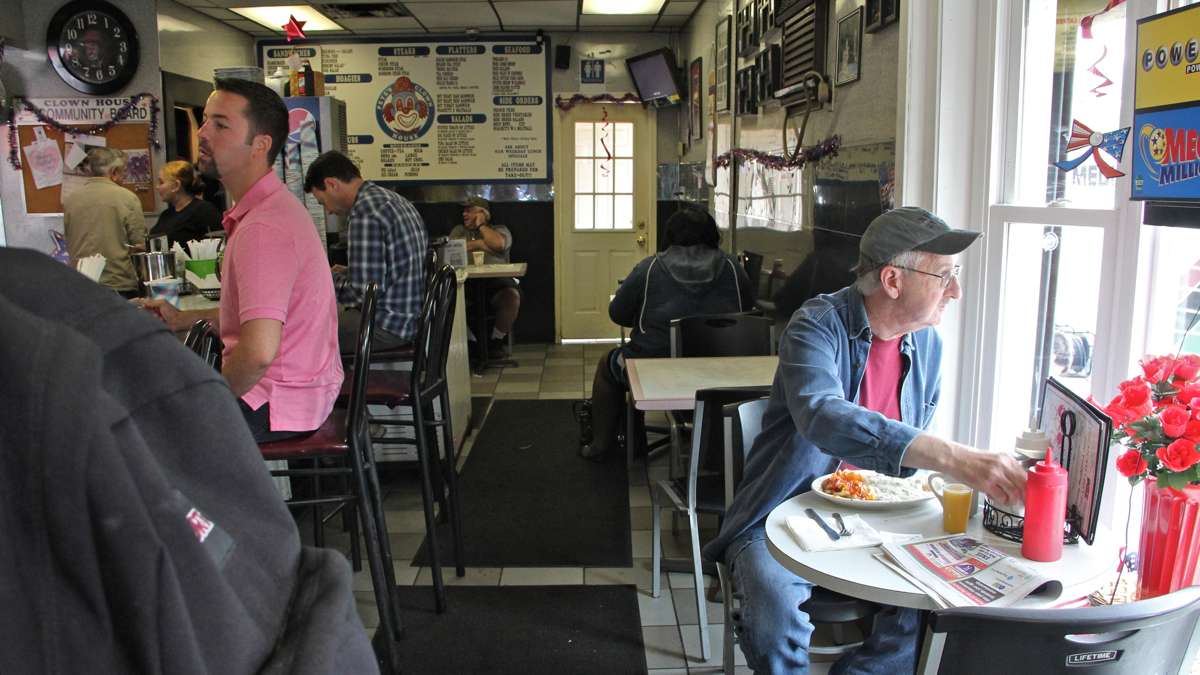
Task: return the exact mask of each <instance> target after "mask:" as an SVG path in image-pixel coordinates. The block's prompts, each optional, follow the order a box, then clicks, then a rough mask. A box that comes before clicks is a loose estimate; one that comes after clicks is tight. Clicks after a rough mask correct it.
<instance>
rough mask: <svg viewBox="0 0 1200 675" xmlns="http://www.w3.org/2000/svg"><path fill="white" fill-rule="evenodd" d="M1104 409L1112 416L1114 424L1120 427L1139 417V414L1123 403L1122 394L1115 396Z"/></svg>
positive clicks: (1106, 413)
mask: <svg viewBox="0 0 1200 675" xmlns="http://www.w3.org/2000/svg"><path fill="white" fill-rule="evenodd" d="M1103 410H1104V414H1105V415H1108V416H1109V417H1111V418H1112V421H1113V426H1115V427H1118V428H1120V427H1123V426H1125V425H1126V424H1128V423H1130V422H1133V421H1134V420H1136V419H1138V415H1136V414H1134V412H1133V411H1132V410H1130V409H1129V408H1126V407H1125V406H1123V405H1121V395H1120V394H1117V395H1116V396H1114V397H1113V400H1112V401H1109V403H1108V405H1106V406H1104V408H1103Z"/></svg>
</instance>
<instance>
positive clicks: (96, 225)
mask: <svg viewBox="0 0 1200 675" xmlns="http://www.w3.org/2000/svg"><path fill="white" fill-rule="evenodd" d="M126 161H127V158H126V156H125V153H124V152H122V151H121V150H118V149H116V148H108V147H101V148H92V149H90V150H88V152H87V158H86V159H85V160H84V163H83V166H82V167H81V169H82V170H83V172H84V173H86V174H88V175H89V176H90V177H89V178H88V179H87V180H86V181H84V183H83V185H82V186H81V187H80V188H79V189H77V190H75V191H73V192H72V193H71V194H70V195H68V196H67V198H66V199H64V200H63V234H64V235H65V237H66V240H67V253H68V254H69V255H70V256H71V260H72V261H75V260H79V259H80V258H86V257H87V256H90V255H95V254H97V253H98V254H100V255H102V256H104V259H105V261H106V262H105V263H104V272H103V273H102V274H101V275H100V284H101V285H104V286H108V287H109V288H111V289H113V290H114V291H116V292H118V293H120V294H121V295H122V296H124V297H126V298H133V297H136V296H137V295H138V278H137V274H136V273H135V272H134V270H133V261H132V260H130V258H129V253H130V250H131V249H132V250H133V251H138V250H141V249H142V247H143V246H144V245H145V243H146V219H145V217H143V216H142V202H141V200H140V199H138V197H137V195H135V194H134V193H133V192H132V191H130V190H128V189H126V188H125V187H123V186H122V185H121V184H120V183H121V180H122V179H123V178H124V177H125V163H126Z"/></svg>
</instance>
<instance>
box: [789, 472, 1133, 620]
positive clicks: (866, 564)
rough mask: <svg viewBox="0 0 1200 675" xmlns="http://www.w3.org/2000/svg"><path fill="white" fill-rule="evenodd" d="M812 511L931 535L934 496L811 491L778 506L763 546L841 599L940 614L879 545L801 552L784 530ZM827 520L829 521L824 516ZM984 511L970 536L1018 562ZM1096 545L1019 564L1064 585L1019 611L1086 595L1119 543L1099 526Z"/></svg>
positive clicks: (937, 513) (937, 520)
mask: <svg viewBox="0 0 1200 675" xmlns="http://www.w3.org/2000/svg"><path fill="white" fill-rule="evenodd" d="M810 507H811V508H813V509H815V510H816V511H817V512H818V513H819V514H821V516H822V517H827V516H828V515H829V514H830V513H831V512H833V511H838V512H840V513H841V514H842V515H851V514H853V515H857V516H861V517H862V518H863V520H865V521H866V522H868V523H869V524H870V525H871V526H872V527H874V528H875V529H877V530H880V531H883V532H895V533H902V534H921V535H923V536H925V537H936V536H941V535H943V534H945V533H944V532H943V531H942V507H941V505H940V504H938V501H937V500H936V499H930V500H927V501H925V502H923V503H921V504H920V505H917V506H914V507H908V508H903V509H894V510H891V509H889V510H879V509H855V508H850V507H847V506H842V505H839V504H834V503H832V502H830V501H828V500H826V499H824V498H823V497H821V496H820V495H817V494H815V493H813V492H806V493H804V494H802V495H798V496H796V497H792V498H791V499H789V500H787V501H786V502H784V503H782V504H780V505H779V506H777V507H775V509H774V510H773V511H771V514H770V515H769V516H767V525H766V530H767V547H768V549H769V550H770V551H771V555H773V556H775V559H776V560H778V561H779V563H780V564H781V565H783V566H784V567H786V568H787V569H789V570H791V571H792V572H794V573H796V574H797V575H799V576H801V577H803V578H804V579H807V580H808V581H811V582H812V583H814V584H817V585H818V586H823V587H825V588H827V589H829V590H831V591H837V592H838V593H842V594H843V595H849V596H851V597H855V598H860V599H862V600H868V601H871V602H878V603H882V604H887V605H894V606H897V607H911V608H913V609H924V610H932V609H938V607H937V605H936V604H934V602H933V600H932V599H931V598H930V597H929V596H928V595H926V594H925V593H924V592H923V591H921V590H920V589H918V588H917V587H916V586H913V585H912V584H911V583H909V582H908V581H907V580H906V579H904V578H903V577H901V576H900V575H899V574H897V573H896V572H893V571H892V570H891V569H889V568H888V567H886V566H885V565H884V564H883V563H881V562H880V561H878V560H876V559H875V558H874V557H873V554H875V553H877V552H879V550H880V549H879V547H877V546H876V547H870V548H855V549H847V550H840V551H821V552H817V553H810V552H808V551H805V550H804V549H802V548H801V547H800V544H799V543H798V542H797V541H796V538H795V537H794V536H793V535H792V533H791V532H790V531H789V530H788V529H787V526H786V525H785V523H786V522H787V518H788V516H800V517H802V518H804V517H806V516H805V515H804V509H805V508H810ZM826 520H828V521H829V522H830V523H832V522H833V519H832V518H826ZM982 521H983V516H982V507H981V508H980V511H979V513H977V514H976V516H975V517H974V518H972V519H971V520H970V522H969V524H968V526H967V534H968V535H970V536H972V537H975V538H976V539H979V540H980V541H983V542H984V543H987V544H988V545H990V546H993V547H995V548H997V549H1000V550H1002V551H1004V552H1005V553H1007V554H1009V555H1011V556H1013V557H1016V558H1021V545H1020V544H1017V543H1014V542H1011V541H1008V540H1007V539H1002V538H1000V537H997V536H995V535H993V534H991V533H990V532H987V531H986V530H984V529H983V525H982ZM1095 542H1096V543H1095V544H1094V545H1091V546H1089V545H1088V544H1087V543H1086V542H1083V541H1082V540H1081V541H1080V542H1079V543H1078V544H1068V545H1065V546H1063V556H1062V558H1060V559H1059V560H1057V561H1055V562H1052V563H1039V562H1033V561H1031V560H1024V559H1023V558H1021V559H1022V560H1024V562H1026V563H1028V564H1029V565H1031V566H1033V567H1034V568H1037V569H1039V570H1041V571H1043V572H1044V573H1045V574H1047V575H1048V576H1050V577H1052V578H1054V579H1057V580H1059V581H1061V582H1062V584H1063V592H1062V594H1061V595H1060V596H1058V597H1057V598H1054V599H1053V600H1048V601H1047V600H1044V599H1040V598H1025V599H1022V600H1021V601H1020V602H1018V603H1017V604H1016V605H1015V606H1016V607H1052V606H1054V605H1058V604H1062V603H1064V602H1069V601H1072V600H1076V599H1079V598H1082V597H1085V596H1087V594H1088V593H1090V592H1092V591H1094V590H1095V589H1096V581H1097V579H1098V578H1099V577H1101V576H1103V575H1104V574H1105V573H1106V572H1108V571H1110V570H1115V569H1116V565H1117V544H1116V542H1115V540H1114V538H1113V537H1112V535H1111V533H1110V532H1109V531H1108V530H1106V529H1104V528H1100V529H1099V530H1098V531H1097V532H1096V539H1095Z"/></svg>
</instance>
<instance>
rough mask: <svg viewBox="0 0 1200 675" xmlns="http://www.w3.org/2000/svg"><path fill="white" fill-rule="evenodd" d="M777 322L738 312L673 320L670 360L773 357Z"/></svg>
mask: <svg viewBox="0 0 1200 675" xmlns="http://www.w3.org/2000/svg"><path fill="white" fill-rule="evenodd" d="M773 326H774V322H773V321H772V320H771V319H769V318H767V317H765V316H761V315H756V314H749V313H745V312H738V313H732V314H704V315H699V316H685V317H683V318H682V319H672V320H671V356H673V357H678V356H770V355H771V354H774V353H775V341H774V339H773V335H772V333H773Z"/></svg>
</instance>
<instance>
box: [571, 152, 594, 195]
mask: <svg viewBox="0 0 1200 675" xmlns="http://www.w3.org/2000/svg"><path fill="white" fill-rule="evenodd" d="M591 191H592V160H590V159H577V160H575V193H576V194H581V193H591Z"/></svg>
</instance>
